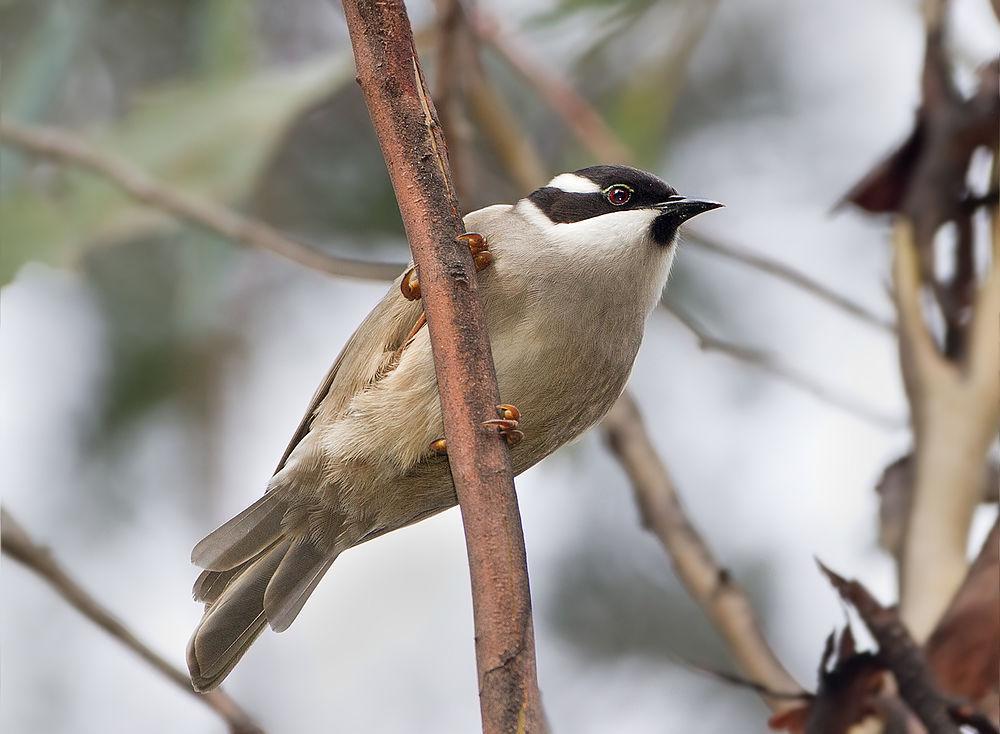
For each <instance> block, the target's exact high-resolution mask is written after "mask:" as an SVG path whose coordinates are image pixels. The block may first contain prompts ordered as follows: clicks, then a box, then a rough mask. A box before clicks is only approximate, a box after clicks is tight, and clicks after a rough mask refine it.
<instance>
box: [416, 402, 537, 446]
mask: <svg viewBox="0 0 1000 734" xmlns="http://www.w3.org/2000/svg"><path fill="white" fill-rule="evenodd" d="M497 416H498V417H497V418H491V419H490V420H486V421H483V426H486V427H493V426H496V428H497V429H498V430H499V431H500V435H501V436H503V437H504V438H505V439H506V440H507V445H508V446H510V447H514V446H517V445H518V444H519V443H521V440H522V439H523V438H524V432H523V431H521V430H520V429H519V428H518V426H519V425H520V420H521V411H520V410H518V409H517V407H516V406H514V405H508V404H507V403H504V404H502V405H498V406H497ZM429 448H430V450H431V451H432V452H433V453H435V454H437V455H438V456H446V455H447V454H448V442H447V441H446V440H445V439H443V438H439V439H437V440H436V441H431V445H430V447H429Z"/></svg>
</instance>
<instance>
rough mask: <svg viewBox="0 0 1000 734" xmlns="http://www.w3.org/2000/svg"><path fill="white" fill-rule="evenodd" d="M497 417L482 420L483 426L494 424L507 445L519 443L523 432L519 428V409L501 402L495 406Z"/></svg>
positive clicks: (512, 445)
mask: <svg viewBox="0 0 1000 734" xmlns="http://www.w3.org/2000/svg"><path fill="white" fill-rule="evenodd" d="M497 415H498V416H500V417H499V418H492V419H490V420H488V421H483V425H484V426H496V427H497V428H498V429H499V431H500V435H501V436H503V437H504V438H505V439H507V445H508V446H511V447H514V446H517V445H518V444H519V443H521V440H522V439H523V438H524V432H523V431H521V430H520V428H519V427H518V426H520V420H521V411H520V410H518V409H517V407H516V406H514V405H508V404H507V403H503V404H501V405H498V406H497Z"/></svg>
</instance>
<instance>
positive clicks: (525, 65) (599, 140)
mask: <svg viewBox="0 0 1000 734" xmlns="http://www.w3.org/2000/svg"><path fill="white" fill-rule="evenodd" d="M473 27H474V29H475V31H476V33H477V34H478V35H479V37H480V38H481V39H482V40H483V41H485V42H487V43H489V44H490V45H492V46H493V48H495V49H496V51H497V53H498V54H499V55H500V56H501V58H503V59H504V60H505V61H506V62H507V63H508V64H509V65H510V66H511V67H512V68H513V69H515V70H516V71H517V72H518V73H519V74H520V75H521V77H522V78H523V79H524V80H525V81H526V82H527V83H528V85H529V86H531V87H533V88H534V89H535V91H536V92H537V93H538V96H539V97H540V98H541V99H542V100H543V101H544V102H545V103H546V104H548V106H549V107H550V108H551V109H552V111H553V112H555V113H556V115H558V117H559V118H560V119H561V120H562V121H563V124H564V125H566V127H567V128H568V129H569V130H570V132H571V133H573V135H574V136H575V137H576V139H577V141H578V142H579V143H580V144H581V145H582V146H583V147H584V148H586V149H587V150H588V151H590V153H591V154H592V155H593V156H594V157H595V158H596V159H597V160H601V161H609V162H611V161H615V162H620V163H633V164H634V163H635V162H636V156H635V153H634V151H632V150H631V149H630V148H629V146H628V145H626V143H625V142H624V141H623V140H621V138H619V137H618V135H617V134H616V133H615V131H614V130H612V129H611V127H609V126H608V124H607V123H606V122H604V119H603V118H602V117H601V115H600V113H599V112H598V111H597V110H596V109H595V108H594V106H593V105H592V104H591V103H590V102H589V101H588V100H587V99H586V98H585V97H584V96H583V95H581V94H580V93H579V92H577V91H576V90H575V89H574V88H573V86H572V85H571V84H569V83H568V82H566V81H565V80H564V79H563V78H562V77H561V76H559V75H558V74H557V73H556V72H554V71H553V70H552V67H551V65H545V64H541V63H540V62H538V61H537V60H536V59H534V58H532V56H531V54H530V53H528V52H526V51H525V50H524V49H523V48H522V47H521V46H520V45H518V44H517V42H516V40H514V39H513V38H512V36H511V33H510V32H509V31H505V30H501V28H500V24H499V21H498V20H497V19H496V18H494V17H492V16H489V15H488V14H486V13H484V12H483V11H479V12H477V13H476V15H475V17H474V24H473ZM686 231H687V233H688V238H689V239H690V240H691V242H692V244H694V245H695V246H697V247H701V248H703V249H706V250H710V251H711V252H714V253H716V254H718V255H721V256H723V257H727V258H729V259H731V260H735V261H737V262H740V263H742V264H743V265H746V266H748V267H751V268H753V269H755V270H759V271H761V272H763V273H766V274H768V275H770V276H772V277H774V278H778V279H779V280H783V281H785V282H786V283H788V284H789V285H792V286H794V287H796V288H798V289H800V290H802V291H803V292H805V293H808V294H809V295H812V296H814V297H816V298H818V299H820V300H822V301H823V302H825V303H828V304H830V305H831V306H834V307H836V308H838V309H840V310H841V311H843V312H844V313H846V314H848V315H849V316H852V317H854V318H857V319H859V320H861V321H862V322H864V323H866V324H870V325H872V326H876V327H878V328H880V329H883V330H886V331H889V332H892V331H894V327H893V325H892V323H891V322H888V321H887V320H886V319H884V318H882V317H881V316H879V315H877V314H875V313H873V312H872V311H870V310H869V309H867V308H865V307H864V306H862V305H860V304H858V303H855V302H854V301H852V300H851V299H849V298H846V297H844V296H842V295H840V294H838V293H836V292H834V291H833V290H832V289H830V288H828V287H827V286H825V285H823V284H821V283H819V282H818V281H816V280H814V279H813V278H811V277H809V276H807V275H804V274H803V273H800V272H798V271H796V270H795V269H793V268H790V267H789V266H787V265H785V264H783V263H781V262H779V261H777V260H773V259H771V258H769V257H766V256H764V255H760V254H758V253H755V252H752V251H750V250H748V249H746V248H743V247H737V246H735V245H731V244H725V243H722V242H719V241H718V240H717V239H716V238H714V237H711V236H709V235H707V234H705V233H703V232H701V231H700V230H699V229H698V228H697V227H696V226H690V225H689V226H688V227H687V229H686Z"/></svg>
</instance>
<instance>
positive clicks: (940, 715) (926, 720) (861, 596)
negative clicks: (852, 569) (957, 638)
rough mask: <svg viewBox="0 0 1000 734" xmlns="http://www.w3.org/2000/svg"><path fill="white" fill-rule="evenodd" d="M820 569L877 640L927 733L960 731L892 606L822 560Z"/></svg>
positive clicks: (955, 733)
mask: <svg viewBox="0 0 1000 734" xmlns="http://www.w3.org/2000/svg"><path fill="white" fill-rule="evenodd" d="M819 567H820V570H821V571H823V573H824V574H826V577H827V578H828V579H830V583H831V584H833V587H834V588H835V589H836V590H837V593H839V594H840V596H841V597H842V598H843V599H844V600H845V601H847V602H849V603H850V604H851V605H852V606H854V608H855V609H857V610H858V614H859V615H860V616H861V619H862V620H864V623H865V625H866V626H867V627H868V630H869V631H870V632H871V633H872V637H874V638H875V641H876V642H878V647H879V650H878V658H879V660H880V661H881V662H883V663H884V664H885V666H886V667H887V668H888V669H889V670H890V671H892V674H893V676H894V677H895V678H896V684H897V685H898V686H899V695H900V697H901V698H902V699H903V700H904V701H906V704H907V705H908V706H909V707H910V709H911V710H912V711H913V713H914V714H916V715H917V716H918V717H919V718H920V720H921V721H922V722H923V724H924V726H926V727H927V731H928V734H959V729H958V727H957V726H956V725H955V723H954V722H953V721H952V720H951V716H950V715H949V713H948V708H949V702H948V700H947V699H946V698H945V696H944V695H943V694H942V693H941V692H940V691H939V690H938V688H937V685H936V683H935V681H934V677H933V675H932V674H931V671H930V668H928V666H927V661H926V660H925V659H924V655H923V652H921V650H920V647H919V646H918V645H917V643H916V642H915V641H914V640H913V637H912V636H910V633H909V632H908V631H907V629H906V627H904V626H903V623H902V622H901V621H900V619H899V614H898V612H897V611H896V610H895V609H891V608H888V607H884V606H882V605H881V604H880V603H879V602H878V600H877V599H875V597H873V596H872V595H871V593H870V592H869V591H868V589H866V588H865V587H864V586H863V585H862V584H860V583H859V582H857V581H848V580H847V579H845V578H843V577H841V576H838V575H837V574H836V573H834V572H833V571H831V570H830V569H828V568H827V567H826V566H824V565H823V564H822V563H820V564H819Z"/></svg>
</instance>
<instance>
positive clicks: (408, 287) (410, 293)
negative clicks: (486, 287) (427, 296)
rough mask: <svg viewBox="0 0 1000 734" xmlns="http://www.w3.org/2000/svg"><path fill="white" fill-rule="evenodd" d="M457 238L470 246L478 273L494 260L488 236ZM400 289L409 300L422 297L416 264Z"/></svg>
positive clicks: (472, 234) (469, 233)
mask: <svg viewBox="0 0 1000 734" xmlns="http://www.w3.org/2000/svg"><path fill="white" fill-rule="evenodd" d="M455 240H456V241H457V242H464V243H465V244H466V246H467V247H468V248H469V252H471V253H472V262H473V264H474V265H475V266H476V272H477V273H478V272H479V271H480V270H484V269H486V268H488V267H489V266H490V263H492V262H493V253H491V252H490V250H489V246H488V245H487V244H486V238H485V237H483V235H481V234H479V233H478V232H466V233H465V234H460V235H459V236H458V237H456V238H455ZM399 291H400V293H402V294H403V297H404V298H405V299H406V300H408V301H416V300H417V299H418V298H420V277H419V276H418V275H417V267H416V265H414V266H413V267H412V268H410V269H409V270H407V271H406V272H405V273H404V274H403V280H402V281H400V283H399Z"/></svg>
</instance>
